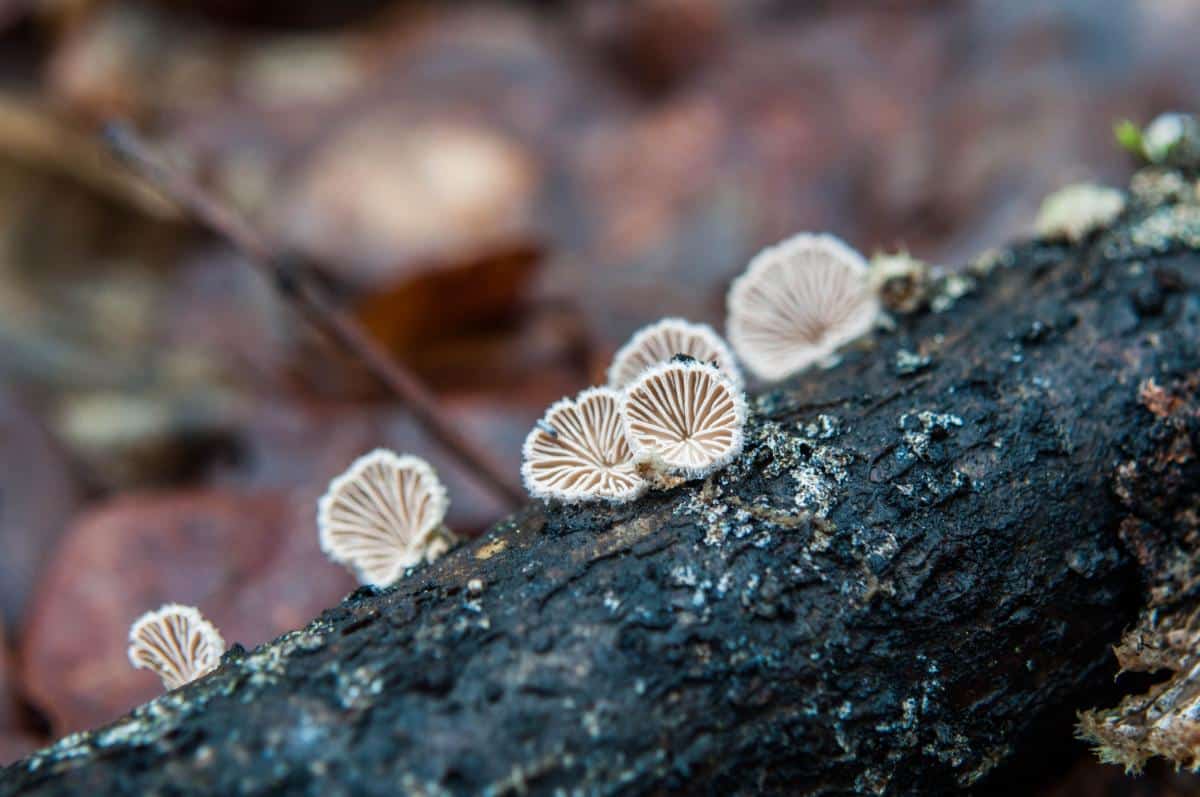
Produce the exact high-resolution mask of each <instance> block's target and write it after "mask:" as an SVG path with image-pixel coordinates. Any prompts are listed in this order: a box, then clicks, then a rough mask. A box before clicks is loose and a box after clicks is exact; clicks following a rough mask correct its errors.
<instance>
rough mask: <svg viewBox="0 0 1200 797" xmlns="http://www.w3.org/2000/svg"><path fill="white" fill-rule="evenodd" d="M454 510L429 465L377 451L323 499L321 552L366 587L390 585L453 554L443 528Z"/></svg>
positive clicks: (319, 518)
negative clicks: (417, 567) (448, 513)
mask: <svg viewBox="0 0 1200 797" xmlns="http://www.w3.org/2000/svg"><path fill="white" fill-rule="evenodd" d="M449 506H450V500H449V498H448V497H447V495H446V488H445V487H444V486H443V485H442V482H441V481H440V480H439V479H438V477H437V473H436V472H435V471H434V469H433V467H432V466H430V464H429V463H428V462H426V461H425V460H423V459H421V458H419V457H414V456H411V455H404V456H401V455H398V454H396V453H394V452H392V451H388V450H386V449H376V450H375V451H372V452H371V453H369V454H366V455H364V456H362V457H360V458H359V459H358V460H357V461H355V462H354V464H353V465H351V466H350V468H349V469H348V470H347V471H346V472H345V473H343V474H342V475H341V476H338V477H337V478H336V479H334V480H333V481H332V482H331V483H330V485H329V490H328V492H326V493H325V495H324V496H322V498H321V501H320V503H319V504H318V508H317V526H318V529H319V530H320V535H321V550H323V551H324V552H325V553H326V554H327V555H328V556H329V558H330V559H332V560H333V561H335V562H338V563H340V564H343V565H345V566H347V567H348V568H350V569H351V570H353V571H355V572H356V573H357V574H358V577H359V579H360V580H361V581H362V582H363V583H365V584H373V585H375V586H386V585H388V584H391V583H393V582H394V581H396V579H398V578H400V576H402V575H403V574H404V571H405V570H406V569H407V568H409V567H412V566H413V565H415V564H418V563H419V562H422V561H432V560H434V559H436V558H437V557H438V556H441V555H442V554H443V553H445V552H446V551H447V550H449V548H450V547H451V545H452V544H453V542H454V536H453V535H452V534H451V533H450V531H448V530H447V529H446V528H445V527H444V526H443V525H442V521H443V520H445V518H446V510H447V509H448V508H449Z"/></svg>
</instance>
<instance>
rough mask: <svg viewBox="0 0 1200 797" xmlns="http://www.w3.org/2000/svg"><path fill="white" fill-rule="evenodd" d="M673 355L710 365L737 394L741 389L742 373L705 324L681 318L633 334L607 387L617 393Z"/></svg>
mask: <svg viewBox="0 0 1200 797" xmlns="http://www.w3.org/2000/svg"><path fill="white" fill-rule="evenodd" d="M677 354H684V355H687V356H688V357H691V358H692V359H694V360H699V361H700V362H705V363H713V364H714V365H716V367H717V368H720V369H721V372H722V373H724V374H725V376H726V377H728V378H729V381H731V382H733V384H734V386H735V387H736V388H737V389H738V390H741V389H742V372H741V371H740V370H739V369H738V367H737V363H736V362H735V360H734V358H733V352H731V351H730V350H729V347H728V346H727V345H725V341H723V340H721V336H720V335H718V334H717V333H716V332H715V331H714V330H713V328H712V327H710V326H708V325H707V324H693V323H692V322H690V321H685V320H684V319H682V318H664V319H662V320H661V321H658V322H656V323H654V324H651V325H650V326H648V327H642V329H640V330H638V331H637V332H636V333H634V336H633V337H632V338H630V339H629V342H628V343H626V344H625V345H624V346H622V347H621V349H620V350H619V351H618V352H617V353H616V356H614V357H613V361H612V365H610V366H609V368H608V386H609V387H611V388H614V389H616V390H620V389H621V388H623V387H625V386H626V385H628V384H629V383H630V382H632V381H633V380H634V379H637V378H638V377H639V376H640V375H641V374H642V373H643V372H644V371H645V370H646V369H648V368H652V367H654V366H655V365H658V364H659V363H665V362H667V361H668V360H670V359H671V358H672V357H674V356H675V355H677Z"/></svg>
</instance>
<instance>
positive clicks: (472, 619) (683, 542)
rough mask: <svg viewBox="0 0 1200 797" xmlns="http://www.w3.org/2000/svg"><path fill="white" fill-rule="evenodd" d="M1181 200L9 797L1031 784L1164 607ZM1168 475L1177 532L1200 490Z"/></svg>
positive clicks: (1194, 360)
mask: <svg viewBox="0 0 1200 797" xmlns="http://www.w3.org/2000/svg"><path fill="white" fill-rule="evenodd" d="M1152 177H1154V175H1151V176H1150V177H1146V176H1145V175H1143V176H1141V177H1140V178H1139V179H1141V180H1142V183H1140V184H1138V185H1139V191H1138V192H1136V193H1135V196H1134V199H1133V200H1132V201H1131V206H1130V208H1129V209H1128V210H1127V211H1126V212H1125V213H1124V214H1123V215H1122V216H1121V218H1119V219H1118V220H1117V221H1116V222H1115V223H1114V224H1113V226H1112V227H1111V228H1109V229H1107V230H1102V231H1100V232H1099V233H1096V234H1094V235H1092V236H1091V237H1090V238H1088V239H1087V240H1086V241H1084V242H1083V243H1081V244H1079V245H1076V246H1068V245H1066V244H1054V243H1047V242H1035V243H1027V244H1022V245H1019V246H1017V247H1016V248H1014V249H1010V250H1005V251H1002V252H994V253H992V254H991V255H989V256H987V257H985V258H983V259H981V260H980V261H979V262H978V263H976V264H974V266H973V267H972V268H971V269H970V270H968V271H964V272H963V273H962V274H961V275H959V276H954V277H948V278H943V279H941V280H939V281H935V282H934V283H933V285H932V288H931V289H932V291H933V295H932V296H931V297H929V298H930V299H931V301H930V302H929V303H928V305H929V307H928V308H927V309H923V310H920V311H918V312H916V313H913V314H910V315H905V316H899V317H897V323H896V326H895V328H894V329H893V330H891V331H889V332H881V333H878V334H876V335H875V336H874V338H873V340H871V341H867V342H865V343H864V344H863V345H861V346H858V347H856V348H853V349H851V350H847V351H845V352H843V356H842V362H841V363H840V364H839V365H838V366H837V367H835V368H833V369H831V370H820V371H814V372H812V373H808V374H805V375H803V376H801V377H799V378H796V379H794V380H792V381H790V382H788V383H787V384H785V385H783V386H780V387H777V388H776V389H772V390H769V391H767V392H763V393H760V394H758V395H756V396H755V397H754V398H753V399H752V408H753V413H752V416H753V417H752V419H751V422H750V426H749V430H748V441H749V442H748V444H747V446H746V450H745V452H744V453H743V454H742V456H741V457H740V458H739V459H737V460H736V461H735V462H734V463H733V464H732V465H731V466H730V467H728V468H727V469H725V470H724V471H722V472H721V473H719V474H717V475H715V476H713V477H711V478H709V479H707V480H704V481H700V482H693V483H689V484H687V485H684V486H682V487H678V488H676V489H674V490H671V491H669V492H665V493H653V494H650V495H649V496H647V497H645V498H643V499H641V500H639V501H637V502H636V503H633V504H629V505H626V506H620V507H607V506H544V505H531V506H529V507H527V508H526V509H525V510H524V511H522V512H520V513H519V514H517V515H516V516H514V517H512V518H510V519H508V520H506V521H504V522H502V523H500V524H499V525H498V526H496V527H495V528H494V529H492V530H491V531H490V532H489V533H488V534H487V535H485V536H484V537H483V538H481V539H479V540H476V541H474V542H472V543H470V544H467V545H464V546H463V547H461V548H459V549H457V550H456V551H454V552H453V553H451V554H450V555H448V556H446V557H445V558H443V559H441V560H440V561H438V562H436V563H434V564H433V565H430V566H422V567H419V568H418V569H416V571H415V572H413V573H412V574H411V575H409V576H408V577H406V578H404V579H403V580H402V581H401V582H400V583H399V584H398V585H397V586H395V587H394V588H391V589H388V590H385V591H381V592H376V591H373V590H369V589H363V590H359V591H358V592H356V593H354V594H353V595H351V596H350V597H349V598H348V599H347V600H346V601H344V602H343V603H342V604H341V605H339V606H337V607H335V608H334V609H331V610H330V611H328V612H326V613H325V614H324V615H322V616H321V617H320V618H319V619H317V620H315V621H314V622H313V623H312V624H310V625H309V626H308V627H307V628H304V629H302V630H299V631H296V632H293V633H291V634H288V635H285V636H283V637H281V638H280V639H278V640H276V641H274V642H272V643H270V644H268V645H265V646H262V647H261V648H258V649H256V650H254V651H252V652H249V653H247V652H244V651H241V650H235V651H233V652H231V653H229V654H227V656H226V659H225V662H224V664H223V666H222V667H221V668H220V669H219V670H218V671H217V672H216V673H214V674H212V675H211V676H209V677H206V678H204V679H202V680H201V681H199V682H197V683H195V684H192V685H190V686H188V687H185V688H183V689H181V690H178V691H176V692H173V693H170V694H168V695H165V696H164V697H162V698H160V699H158V700H156V701H154V702H152V703H149V704H147V705H145V706H142V707H140V708H138V709H136V710H135V711H133V712H132V713H131V714H130V715H128V716H127V717H125V718H123V719H122V720H120V721H118V722H116V723H114V724H112V725H110V726H107V727H105V728H101V729H99V730H96V731H93V732H90V733H86V734H79V735H76V736H73V737H71V738H68V739H65V740H62V741H61V742H59V743H58V744H56V745H55V746H53V747H51V748H48V749H47V750H45V751H42V752H40V753H37V754H35V755H33V756H32V757H30V758H28V759H26V760H25V761H22V762H19V763H17V764H15V765H14V766H12V767H10V768H9V769H7V770H5V771H4V773H3V778H2V784H3V785H0V794H4V795H16V794H29V795H34V794H37V795H66V794H108V795H117V794H152V793H155V794H175V795H199V794H222V795H232V794H297V795H323V796H324V797H328V795H340V794H347V795H349V794H354V795H358V794H363V795H374V794H379V795H385V794H387V795H390V794H396V793H405V794H417V795H419V794H430V795H434V794H487V795H503V794H521V793H532V794H596V795H602V794H658V793H665V792H669V791H683V792H686V793H712V794H773V793H787V794H904V793H921V794H933V793H939V792H944V791H951V790H955V789H959V788H962V787H966V786H971V785H973V784H976V783H979V782H980V781H981V780H982V779H983V778H985V776H987V775H989V773H991V772H993V770H995V769H997V768H998V767H999V766H1000V765H1001V764H1002V763H1012V760H1013V759H1014V758H1017V759H1018V760H1017V762H1016V763H1017V765H1019V764H1020V761H1019V755H1018V752H1019V750H1020V749H1021V748H1022V747H1027V746H1029V744H1030V743H1033V744H1043V743H1045V744H1057V743H1059V742H1061V741H1062V740H1063V739H1066V738H1069V737H1070V735H1071V732H1072V730H1071V716H1072V714H1073V712H1074V711H1075V710H1079V709H1084V708H1087V707H1089V706H1091V705H1093V704H1094V699H1095V696H1096V692H1095V690H1096V688H1097V687H1098V686H1099V685H1101V684H1102V683H1103V682H1104V681H1105V680H1106V679H1109V678H1111V675H1112V672H1113V671H1114V662H1113V661H1112V656H1111V653H1110V646H1111V645H1112V644H1114V643H1115V642H1116V641H1117V640H1118V639H1119V638H1120V636H1121V632H1122V630H1123V629H1124V628H1125V627H1127V626H1128V625H1130V624H1131V623H1132V622H1133V620H1134V619H1135V617H1136V616H1137V613H1138V610H1139V608H1140V607H1141V605H1142V600H1143V598H1142V594H1141V589H1140V585H1139V576H1138V572H1137V568H1136V565H1135V563H1134V560H1133V557H1132V556H1131V555H1130V554H1129V553H1128V552H1127V551H1126V550H1125V549H1124V548H1123V546H1122V544H1121V542H1120V540H1119V538H1118V529H1119V528H1120V526H1121V524H1122V522H1124V521H1126V520H1128V518H1129V516H1130V509H1129V507H1128V503H1129V502H1128V501H1127V500H1123V498H1122V496H1120V495H1118V494H1117V492H1115V491H1114V488H1113V485H1114V479H1115V478H1116V477H1117V475H1118V474H1117V471H1118V468H1121V467H1124V468H1128V467H1130V465H1129V463H1134V467H1136V463H1139V462H1147V463H1150V462H1153V461H1155V458H1156V457H1161V451H1159V448H1160V447H1161V446H1162V445H1165V444H1166V443H1165V442H1164V441H1163V436H1162V435H1155V434H1151V433H1150V431H1151V430H1152V428H1153V427H1154V423H1155V415H1154V414H1153V413H1152V412H1150V411H1148V410H1147V408H1146V407H1145V406H1144V405H1143V403H1142V401H1140V400H1139V390H1140V388H1141V386H1143V385H1144V384H1145V383H1146V382H1147V381H1148V380H1157V383H1158V384H1176V383H1183V382H1186V381H1187V380H1188V379H1189V378H1191V379H1195V378H1196V375H1197V374H1198V373H1200V252H1198V251H1197V248H1196V247H1197V245H1198V243H1200V207H1197V205H1196V204H1195V193H1194V191H1192V192H1191V193H1188V192H1176V193H1172V192H1171V191H1169V190H1168V189H1169V185H1168V186H1167V187H1166V188H1164V185H1166V184H1165V183H1162V182H1161V181H1158V182H1155V181H1152V180H1151V178H1152ZM1168 178H1169V180H1168ZM1156 179H1157V178H1156ZM1163 179H1164V180H1168V182H1169V183H1170V184H1171V185H1174V184H1176V183H1178V182H1181V180H1182V178H1180V176H1179V175H1178V174H1176V173H1168V174H1167V175H1166V176H1165V177H1163ZM1170 181H1175V182H1170ZM1184 184H1185V185H1187V186H1188V187H1189V188H1190V186H1191V184H1190V182H1185V183H1184ZM1151 189H1153V190H1151ZM1163 192H1166V193H1163ZM1188 467H1191V468H1192V469H1193V470H1194V469H1195V464H1194V463H1192V464H1191V465H1189V466H1188ZM1141 472H1142V473H1144V474H1146V477H1145V479H1144V480H1143V481H1142V482H1139V484H1140V485H1141V489H1143V490H1145V491H1146V494H1144V495H1141V496H1138V497H1137V501H1138V502H1139V506H1141V508H1142V512H1141V514H1142V516H1143V522H1144V518H1145V517H1152V516H1153V511H1152V509H1153V506H1155V505H1156V503H1157V502H1161V505H1162V506H1166V505H1168V504H1177V503H1178V502H1179V500H1180V495H1181V493H1184V492H1187V491H1196V490H1197V489H1198V487H1200V479H1197V478H1191V479H1190V481H1189V480H1188V479H1179V478H1172V479H1171V480H1170V481H1162V482H1155V480H1154V476H1153V474H1154V473H1155V472H1156V471H1155V470H1154V469H1153V468H1151V467H1146V468H1144V469H1143V470H1142V471H1141ZM297 578H303V574H299V573H298V574H297ZM1064 712H1065V717H1066V721H1065V722H1063V721H1061V719H1062V718H1063V717H1064Z"/></svg>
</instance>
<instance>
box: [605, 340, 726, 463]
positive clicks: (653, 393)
mask: <svg viewBox="0 0 1200 797" xmlns="http://www.w3.org/2000/svg"><path fill="white" fill-rule="evenodd" d="M621 418H622V420H623V421H624V423H625V434H626V436H627V437H628V438H629V443H630V445H631V446H633V449H634V453H635V458H636V460H637V461H639V462H645V461H647V460H653V461H657V462H659V463H661V464H662V465H665V466H666V467H667V468H669V469H671V470H673V471H675V472H677V473H681V474H683V475H685V476H687V477H688V478H693V479H695V478H700V477H702V476H706V475H708V474H709V473H712V472H713V471H715V470H717V469H719V468H722V467H724V466H725V465H727V464H729V462H730V461H731V460H732V459H733V458H734V457H736V456H737V455H738V454H739V453H741V450H742V444H743V442H744V435H743V427H744V426H745V423H746V399H745V397H744V396H743V395H742V392H741V391H740V390H738V389H737V388H736V387H734V385H733V383H732V382H730V381H729V379H727V378H726V377H725V376H723V375H722V374H721V372H720V371H719V370H718V369H716V368H714V367H713V366H710V365H706V364H704V363H699V362H679V361H673V362H669V363H664V364H663V365H659V366H655V367H654V368H652V369H650V370H649V371H647V372H646V373H644V374H642V376H641V377H640V378H639V379H638V380H637V381H635V382H634V383H633V384H631V385H630V386H629V387H628V388H626V390H625V394H624V396H623V397H622V400H621Z"/></svg>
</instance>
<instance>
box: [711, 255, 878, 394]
mask: <svg viewBox="0 0 1200 797" xmlns="http://www.w3.org/2000/svg"><path fill="white" fill-rule="evenodd" d="M867 274H868V267H867V262H866V261H865V260H864V259H863V257H862V255H860V254H858V253H857V252H855V251H854V250H853V249H851V248H850V247H849V246H847V245H846V244H845V243H843V242H842V241H840V240H839V239H837V238H835V237H834V236H832V235H813V234H809V233H802V234H800V235H796V236H794V237H792V238H789V239H787V240H786V241H783V242H782V243H779V244H776V245H775V246H771V247H768V248H767V249H764V250H763V251H762V252H760V253H759V254H758V255H756V256H755V257H754V259H753V260H751V261H750V265H749V267H748V268H747V269H746V272H745V273H744V274H742V275H741V276H740V277H738V278H737V279H736V280H735V281H734V283H733V285H732V286H731V287H730V289H729V296H728V314H729V320H728V333H729V342H730V343H732V344H733V348H734V350H735V351H736V352H737V355H738V357H739V358H741V360H742V362H743V363H745V365H746V366H747V367H748V368H749V369H750V370H751V371H752V372H753V373H754V374H755V375H756V376H758V377H760V378H762V379H767V380H772V381H774V380H780V379H784V378H786V377H788V376H791V375H792V374H794V373H797V372H799V371H802V370H804V369H805V368H808V367H809V366H811V365H813V364H815V363H817V362H819V361H821V360H823V359H825V358H826V357H828V356H829V355H831V354H833V353H834V352H835V351H836V350H837V349H838V348H839V347H841V346H843V345H845V344H846V343H849V342H850V341H852V340H855V339H856V338H859V337H861V336H863V335H865V334H866V333H867V332H869V331H870V330H871V328H872V327H873V326H874V324H875V321H876V319H877V317H878V315H879V302H878V299H877V298H876V296H875V293H874V292H873V291H872V290H871V288H870V286H869V284H868V280H867Z"/></svg>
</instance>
